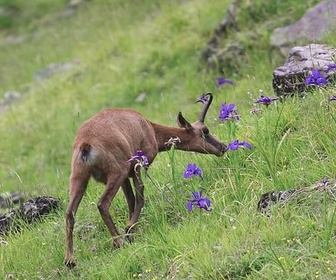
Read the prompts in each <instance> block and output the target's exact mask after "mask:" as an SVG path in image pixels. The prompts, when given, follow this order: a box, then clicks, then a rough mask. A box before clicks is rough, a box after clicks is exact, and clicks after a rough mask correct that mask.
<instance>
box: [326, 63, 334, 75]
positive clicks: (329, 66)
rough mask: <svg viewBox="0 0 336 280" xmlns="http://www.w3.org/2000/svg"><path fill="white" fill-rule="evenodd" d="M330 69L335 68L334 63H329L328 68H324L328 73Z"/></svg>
mask: <svg viewBox="0 0 336 280" xmlns="http://www.w3.org/2000/svg"><path fill="white" fill-rule="evenodd" d="M330 70H336V64H335V63H334V64H329V65H328V68H327V70H326V73H328V72H329V71H330Z"/></svg>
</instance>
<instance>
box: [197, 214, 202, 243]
mask: <svg viewBox="0 0 336 280" xmlns="http://www.w3.org/2000/svg"><path fill="white" fill-rule="evenodd" d="M201 212H202V209H201V208H200V209H199V211H198V238H197V247H199V246H200V241H201V231H202V213H201Z"/></svg>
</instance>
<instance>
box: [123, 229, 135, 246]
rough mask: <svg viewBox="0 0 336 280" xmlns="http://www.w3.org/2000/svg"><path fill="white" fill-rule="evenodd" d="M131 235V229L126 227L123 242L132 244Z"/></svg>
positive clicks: (132, 230)
mask: <svg viewBox="0 0 336 280" xmlns="http://www.w3.org/2000/svg"><path fill="white" fill-rule="evenodd" d="M133 233H134V229H133V227H126V228H125V241H126V242H127V243H132V242H133V241H134V236H133Z"/></svg>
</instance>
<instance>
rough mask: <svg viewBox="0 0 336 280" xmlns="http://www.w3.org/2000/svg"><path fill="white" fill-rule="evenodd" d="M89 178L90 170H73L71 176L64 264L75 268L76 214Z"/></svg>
mask: <svg viewBox="0 0 336 280" xmlns="http://www.w3.org/2000/svg"><path fill="white" fill-rule="evenodd" d="M89 179H90V174H89V172H87V174H85V173H81V174H77V173H76V171H73V172H72V174H71V178H70V201H69V204H68V208H67V211H66V253H65V258H64V264H65V265H66V266H68V267H69V268H73V267H74V266H75V265H76V262H75V259H74V257H73V229H74V224H75V215H76V212H77V209H78V205H79V203H80V202H81V200H82V198H83V195H84V193H85V190H86V187H87V184H88V182H89Z"/></svg>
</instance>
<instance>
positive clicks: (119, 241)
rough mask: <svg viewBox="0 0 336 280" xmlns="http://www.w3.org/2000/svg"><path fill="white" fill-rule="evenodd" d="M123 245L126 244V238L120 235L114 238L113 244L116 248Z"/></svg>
mask: <svg viewBox="0 0 336 280" xmlns="http://www.w3.org/2000/svg"><path fill="white" fill-rule="evenodd" d="M122 245H124V240H123V239H122V238H120V237H118V238H115V239H114V240H113V244H112V246H113V248H114V249H119V248H120V247H121V246H122Z"/></svg>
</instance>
